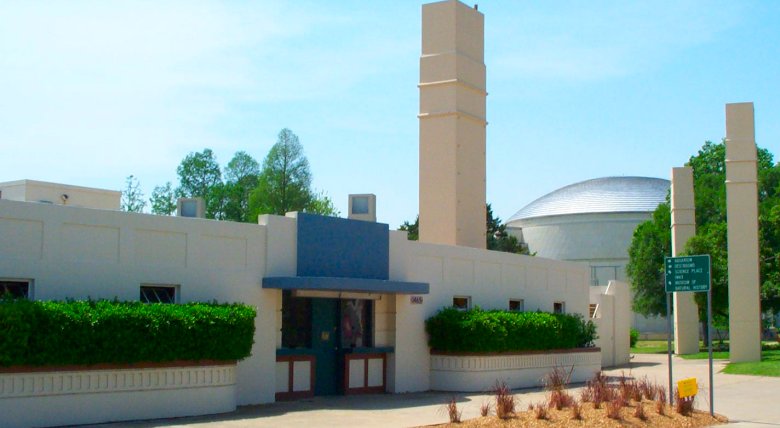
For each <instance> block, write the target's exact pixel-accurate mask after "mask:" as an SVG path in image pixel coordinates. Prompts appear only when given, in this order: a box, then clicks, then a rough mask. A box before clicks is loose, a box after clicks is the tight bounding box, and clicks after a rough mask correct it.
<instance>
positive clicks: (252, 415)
mask: <svg viewBox="0 0 780 428" xmlns="http://www.w3.org/2000/svg"><path fill="white" fill-rule="evenodd" d="M724 365H725V363H724V362H722V361H716V362H715V373H716V374H715V411H716V412H717V413H720V414H723V415H726V416H728V417H729V419H731V420H732V421H733V422H737V423H736V424H735V425H734V426H735V427H769V426H780V399H778V398H777V395H778V394H780V378H771V377H756V376H741V375H728V374H722V373H719V371H720V370H721V369H722V368H723V366H724ZM674 372H675V373H674V375H675V380H679V379H682V378H685V377H696V378H697V379H698V381H699V386H700V394H699V398H698V401H697V408H699V409H702V410H709V402H708V401H709V392H708V391H709V389H708V384H707V382H708V372H707V360H690V361H689V360H683V359H679V358H675V359H674ZM606 373H607V374H609V375H613V376H617V375H620V374H621V373H625V374H626V375H631V376H634V377H642V376H648V377H649V378H650V379H653V380H655V381H656V382H659V383H662V384H666V382H667V366H666V356H665V355H636V356H635V357H634V358H633V359H632V363H631V364H630V365H628V366H625V367H622V368H617V369H611V370H606ZM452 396H453V394H449V393H434V392H426V393H411V394H387V395H371V396H359V397H354V396H353V397H341V396H339V397H316V398H313V399H310V400H302V401H296V402H287V403H274V404H267V405H259V406H245V407H241V408H239V409H238V410H237V411H235V412H232V413H227V414H221V415H211V416H199V417H191V418H177V419H164V420H154V421H144V422H121V423H115V424H103V425H93V426H95V427H96V426H100V427H112V428H113V427H134V428H141V427H203V428H243V427H253V428H254V427H258V428H261V427H288V426H289V427H306V428H313V427H345V426H354V427H364V426H370V427H410V426H419V425H428V424H435V423H442V422H446V421H447V414H446V412H445V410H444V403H445V402H446V401H448V400H449V399H450V398H451V397H452ZM544 396H545V393H544V392H543V391H540V390H538V389H533V390H528V389H526V390H518V391H516V399H517V400H518V403H519V407H518V408H520V409H525V408H526V407H527V406H528V404H529V403H536V402H539V401H542V400H543V399H544ZM456 397H457V399H458V403H459V407H460V408H461V409H462V411H463V418H464V419H468V418H473V417H477V416H479V408H480V406H481V405H482V403H484V402H486V401H489V400H490V399H491V397H490V396H489V395H488V394H457V395H456Z"/></svg>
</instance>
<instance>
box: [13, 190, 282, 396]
mask: <svg viewBox="0 0 780 428" xmlns="http://www.w3.org/2000/svg"><path fill="white" fill-rule="evenodd" d="M266 244H267V239H266V227H264V226H261V225H252V224H242V223H233V222H219V221H213V220H203V219H185V218H176V217H167V216H154V215H148V214H134V213H124V212H115V211H104V210H92V209H84V208H73V207H61V206H51V205H45V204H34V203H28V202H15V201H6V200H0V278H6V279H17V278H18V279H30V280H32V281H33V286H32V293H31V294H32V298H33V299H36V300H51V299H65V298H87V297H90V298H92V299H103V298H104V299H113V298H118V299H119V300H138V299H139V295H140V291H139V287H140V286H141V284H164V285H177V286H178V290H177V295H178V300H179V302H181V303H184V302H190V301H210V300H215V299H216V300H217V301H220V302H243V303H246V304H249V305H252V306H255V307H256V308H257V318H256V319H255V327H256V331H255V337H254V342H255V344H254V346H253V348H252V356H251V357H249V358H247V359H246V360H244V361H242V362H240V363H239V364H238V366H237V369H236V373H237V377H238V379H240V382H238V385H237V403H238V404H252V403H264V402H271V401H273V400H274V385H273V381H269V380H268V379H273V377H272V376H270V375H269V374H271V373H273V372H274V363H275V358H276V353H275V349H276V348H275V346H274V345H275V340H274V338H275V337H274V335H275V332H274V331H273V329H272V328H268V326H272V325H274V323H275V314H274V308H275V306H276V295H277V294H278V292H277V291H275V290H263V289H262V288H261V281H262V277H263V276H264V274H265V270H266ZM275 244H276V245H278V246H279V247H280V248H282V249H283V250H284V249H285V247H284V246H283V245H281V244H279V243H275ZM275 263H276V264H277V265H282V263H281V262H280V261H275Z"/></svg>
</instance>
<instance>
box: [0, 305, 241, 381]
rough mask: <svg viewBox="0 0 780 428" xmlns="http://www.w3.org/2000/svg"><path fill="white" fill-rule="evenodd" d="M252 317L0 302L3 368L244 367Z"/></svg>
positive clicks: (227, 309)
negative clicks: (204, 363)
mask: <svg viewBox="0 0 780 428" xmlns="http://www.w3.org/2000/svg"><path fill="white" fill-rule="evenodd" d="M255 315H256V312H255V309H254V308H252V307H249V306H246V305H241V304H215V303H188V304H183V305H170V304H144V303H140V302H118V301H109V300H98V301H91V300H90V301H67V302H57V301H28V300H22V299H16V300H11V299H0V366H15V365H31V366H50V365H90V364H100V363H108V364H126V363H138V362H169V361H177V360H189V361H197V360H219V361H235V360H241V359H244V358H246V357H248V356H249V355H250V351H251V349H252V343H253V340H252V337H253V336H254V331H255V325H254V318H255Z"/></svg>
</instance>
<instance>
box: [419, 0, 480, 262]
mask: <svg viewBox="0 0 780 428" xmlns="http://www.w3.org/2000/svg"><path fill="white" fill-rule="evenodd" d="M422 21H423V23H422V56H421V57H420V84H419V88H420V114H419V116H418V117H419V119H420V241H423V242H430V243H436V244H447V245H461V246H468V247H475V248H485V228H486V226H485V127H486V126H487V122H486V121H485V117H486V111H485V105H486V101H485V99H486V96H487V92H486V91H485V63H484V44H485V42H484V27H485V22H484V16H483V15H482V14H481V13H479V12H478V11H477V10H476V9H475V8H471V7H468V6H466V5H465V4H463V3H460V2H459V1H457V0H447V1H443V2H438V3H431V4H426V5H423V7H422Z"/></svg>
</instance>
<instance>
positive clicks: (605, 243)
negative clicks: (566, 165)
mask: <svg viewBox="0 0 780 428" xmlns="http://www.w3.org/2000/svg"><path fill="white" fill-rule="evenodd" d="M669 186H670V183H669V180H664V179H660V178H650V177H604V178H596V179H592V180H586V181H582V182H579V183H575V184H571V185H569V186H566V187H562V188H560V189H558V190H555V191H553V192H550V193H548V194H546V195H544V196H542V197H541V198H539V199H536V200H535V201H533V202H531V203H530V204H528V205H526V206H525V207H524V208H522V209H521V210H520V211H518V212H517V213H515V215H513V216H512V217H510V218H509V220H508V221H507V230H508V231H509V232H510V233H511V234H513V235H515V236H517V237H518V239H520V240H521V241H522V242H524V243H526V244H527V245H528V247H529V249H530V251H531V252H532V253H536V255H537V256H539V257H545V258H551V259H556V260H567V261H575V262H580V263H583V264H587V265H588V266H589V267H590V284H591V285H594V286H597V285H606V284H607V283H608V282H609V281H610V280H618V281H623V282H629V281H628V279H627V278H626V264H628V248H629V246H630V245H631V239H632V237H633V234H634V229H636V227H637V225H639V224H640V223H642V222H644V221H646V220H649V219H650V218H651V216H652V213H653V211H655V209H656V208H657V207H658V205H659V204H660V203H662V202H664V201H665V200H666V195H667V193H668V192H669ZM633 326H634V327H635V328H637V329H638V330H640V331H641V332H643V333H656V332H657V333H663V332H665V331H666V323H665V322H664V320H663V319H662V318H650V319H648V318H645V317H643V316H641V315H638V314H634V319H633Z"/></svg>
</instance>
